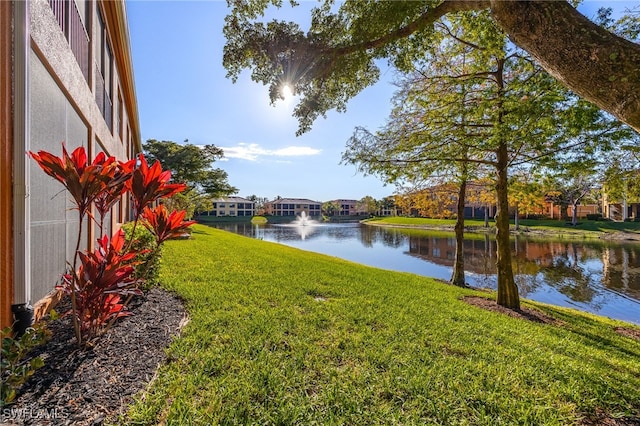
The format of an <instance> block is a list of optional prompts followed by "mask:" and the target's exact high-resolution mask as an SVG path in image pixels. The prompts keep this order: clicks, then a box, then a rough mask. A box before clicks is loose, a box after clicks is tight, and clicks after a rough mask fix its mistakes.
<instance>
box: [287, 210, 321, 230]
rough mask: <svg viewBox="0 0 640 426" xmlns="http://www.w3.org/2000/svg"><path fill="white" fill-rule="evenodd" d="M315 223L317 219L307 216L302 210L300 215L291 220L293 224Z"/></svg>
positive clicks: (305, 224) (307, 224) (306, 224)
mask: <svg viewBox="0 0 640 426" xmlns="http://www.w3.org/2000/svg"><path fill="white" fill-rule="evenodd" d="M317 223H318V222H317V221H315V220H313V219H310V218H308V217H307V213H305V211H304V210H303V211H302V212H301V213H300V216H298V217H296V220H294V221H293V224H294V225H297V226H309V225H316V224H317Z"/></svg>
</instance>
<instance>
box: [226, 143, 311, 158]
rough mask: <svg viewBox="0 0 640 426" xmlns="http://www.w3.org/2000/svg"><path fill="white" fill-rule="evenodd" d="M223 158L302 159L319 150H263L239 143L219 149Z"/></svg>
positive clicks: (302, 148) (308, 148)
mask: <svg viewBox="0 0 640 426" xmlns="http://www.w3.org/2000/svg"><path fill="white" fill-rule="evenodd" d="M220 148H222V150H223V151H224V157H225V158H226V159H229V158H239V159H242V160H248V161H258V160H259V159H260V158H261V157H302V156H310V155H317V154H320V152H321V150H320V149H315V148H311V147H308V146H288V147H286V148H280V149H265V148H262V147H261V146H260V145H258V144H256V143H250V144H246V143H239V144H238V145H236V146H231V147H220Z"/></svg>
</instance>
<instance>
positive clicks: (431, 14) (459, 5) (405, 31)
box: [322, 0, 491, 56]
mask: <svg viewBox="0 0 640 426" xmlns="http://www.w3.org/2000/svg"><path fill="white" fill-rule="evenodd" d="M490 6H491V2H490V1H489V0H469V1H465V0H445V1H444V2H442V3H440V4H439V5H438V6H436V7H434V8H432V9H429V10H427V11H426V12H424V13H423V14H422V15H420V16H419V17H418V19H416V20H415V21H413V22H411V23H409V24H407V25H406V26H404V27H401V28H398V29H397V30H396V31H393V32H391V33H389V34H387V35H385V36H383V37H380V38H377V39H375V40H369V41H365V42H362V43H358V44H353V45H350V46H344V47H337V48H336V47H329V48H326V49H324V50H323V52H322V53H326V54H330V55H335V56H343V55H348V54H350V53H354V52H358V51H361V50H369V49H376V48H379V47H384V46H386V45H387V44H389V43H391V42H394V41H396V40H400V39H403V38H405V37H408V36H410V35H411V34H413V33H415V32H418V31H420V30H422V29H424V28H426V27H427V26H428V25H431V24H433V23H434V22H435V21H437V20H438V19H440V18H441V17H443V16H444V15H446V14H448V13H452V12H461V11H465V10H483V9H488V8H489V7H490Z"/></svg>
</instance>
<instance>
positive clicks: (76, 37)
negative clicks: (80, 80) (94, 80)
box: [49, 0, 89, 81]
mask: <svg viewBox="0 0 640 426" xmlns="http://www.w3.org/2000/svg"><path fill="white" fill-rule="evenodd" d="M49 5H50V6H51V10H52V11H53V14H54V15H55V17H56V20H57V21H58V24H59V25H60V29H61V30H62V33H63V34H64V36H65V38H66V39H67V41H68V42H69V47H71V51H72V52H73V56H75V58H76V61H77V62H78V65H79V66H80V70H81V71H82V75H84V79H85V80H86V81H89V34H88V31H87V25H86V23H87V22H88V19H87V18H88V8H87V1H86V0H49Z"/></svg>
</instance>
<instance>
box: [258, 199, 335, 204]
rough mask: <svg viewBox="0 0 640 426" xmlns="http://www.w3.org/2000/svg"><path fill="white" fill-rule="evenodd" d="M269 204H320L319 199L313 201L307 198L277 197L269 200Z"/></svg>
mask: <svg viewBox="0 0 640 426" xmlns="http://www.w3.org/2000/svg"><path fill="white" fill-rule="evenodd" d="M269 203H271V204H284V203H286V204H322V202H320V201H313V200H309V199H307V198H278V199H275V200H273V201H269Z"/></svg>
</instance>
